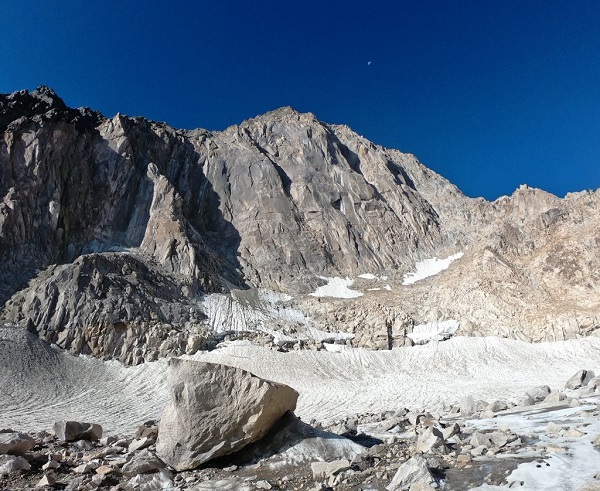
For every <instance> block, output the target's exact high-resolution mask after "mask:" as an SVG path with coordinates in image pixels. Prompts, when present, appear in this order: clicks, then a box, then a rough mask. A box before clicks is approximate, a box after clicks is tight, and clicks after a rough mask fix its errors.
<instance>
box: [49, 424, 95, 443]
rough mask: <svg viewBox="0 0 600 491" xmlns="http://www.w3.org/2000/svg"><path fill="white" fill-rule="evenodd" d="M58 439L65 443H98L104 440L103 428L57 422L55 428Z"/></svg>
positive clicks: (93, 425) (92, 425)
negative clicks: (79, 441) (87, 441)
mask: <svg viewBox="0 0 600 491" xmlns="http://www.w3.org/2000/svg"><path fill="white" fill-rule="evenodd" d="M53 430H54V433H55V434H56V438H58V439H59V440H62V441H65V442H74V441H77V440H90V441H98V440H100V438H102V426H100V425H98V424H93V423H79V422H77V421H56V422H55V423H54V426H53Z"/></svg>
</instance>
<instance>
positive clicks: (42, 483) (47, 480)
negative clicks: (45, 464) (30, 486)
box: [35, 474, 56, 488]
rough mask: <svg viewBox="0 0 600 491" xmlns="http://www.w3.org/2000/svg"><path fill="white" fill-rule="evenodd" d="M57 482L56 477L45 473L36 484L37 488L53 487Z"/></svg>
mask: <svg viewBox="0 0 600 491" xmlns="http://www.w3.org/2000/svg"><path fill="white" fill-rule="evenodd" d="M55 484H56V479H55V478H54V476H52V475H50V474H44V477H42V478H41V479H40V480H39V481H38V483H37V484H36V485H35V487H36V488H44V487H52V486H54V485H55Z"/></svg>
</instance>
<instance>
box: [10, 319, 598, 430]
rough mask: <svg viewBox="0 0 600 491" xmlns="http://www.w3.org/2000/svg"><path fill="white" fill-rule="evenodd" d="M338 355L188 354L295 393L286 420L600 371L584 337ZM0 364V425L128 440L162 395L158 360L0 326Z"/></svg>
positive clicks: (429, 403)
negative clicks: (75, 427)
mask: <svg viewBox="0 0 600 491" xmlns="http://www.w3.org/2000/svg"><path fill="white" fill-rule="evenodd" d="M334 349H338V348H337V347H336V348H334ZM340 349H342V351H341V352H333V353H332V352H328V351H312V350H303V351H292V352H288V353H284V352H278V351H274V350H270V349H267V348H263V347H260V346H255V345H251V344H250V343H247V342H233V343H226V344H225V345H224V346H223V347H222V348H220V349H217V350H214V351H211V352H202V353H197V354H196V355H193V356H191V357H188V358H191V359H196V360H201V361H208V362H214V363H223V364H227V365H231V366H237V367H240V368H243V369H246V370H249V371H251V372H253V373H255V374H256V375H258V376H260V377H263V378H266V379H270V380H274V381H277V382H281V383H285V384H288V385H290V386H291V387H293V388H295V389H296V390H298V392H299V394H300V398H299V400H298V407H297V410H296V414H297V415H298V416H300V417H301V418H302V419H305V420H308V419H312V418H314V419H316V420H317V421H331V420H333V419H338V418H341V417H344V416H350V415H353V414H361V413H366V412H381V411H386V410H395V409H398V408H401V407H409V408H428V409H429V410H432V411H433V410H436V409H439V408H441V407H442V406H443V405H444V404H452V403H456V402H458V400H459V399H460V398H461V397H463V396H465V395H473V397H474V398H475V399H484V400H496V399H506V400H513V401H516V400H519V399H520V398H522V396H523V394H524V392H525V391H526V390H529V389H530V388H532V387H534V386H536V385H542V384H547V385H550V387H551V388H553V389H556V388H562V387H563V386H564V384H565V382H566V380H567V379H568V378H569V377H570V376H571V375H572V374H573V373H574V372H576V371H577V370H579V369H580V368H582V367H585V368H586V369H590V370H595V371H596V372H597V373H598V372H600V338H592V337H590V338H585V339H577V340H572V341H562V342H555V343H540V344H528V343H525V342H521V341H514V340H507V339H500V338H465V337H454V338H452V339H450V340H448V341H445V342H443V343H435V342H434V343H428V344H425V345H422V346H414V347H410V348H408V347H405V348H396V349H393V350H391V351H369V350H365V349H352V348H340ZM0 361H1V362H2V365H3V369H2V370H1V371H0V386H1V387H2V389H3V390H2V391H0V428H6V427H12V428H14V429H17V430H43V429H45V430H48V429H50V428H51V427H52V423H53V422H54V421H55V420H56V419H75V420H83V421H93V422H97V423H99V424H101V425H102V426H103V427H104V428H105V430H106V431H107V432H108V433H115V432H119V433H124V434H131V433H132V431H133V430H134V429H135V428H136V427H137V425H139V424H141V423H142V422H144V421H146V420H148V419H153V418H158V417H159V415H160V412H161V410H162V408H163V407H164V405H165V402H166V400H167V399H168V397H169V396H168V387H167V382H166V377H165V372H166V365H167V364H166V361H164V360H161V361H158V362H153V363H145V364H142V365H139V366H136V367H124V366H122V365H120V364H119V363H116V362H102V361H100V360H92V359H87V358H83V357H74V356H71V355H68V354H66V353H64V352H62V351H57V350H54V349H52V348H49V347H47V346H46V345H44V344H43V343H42V342H41V341H39V340H38V339H37V338H35V337H33V336H32V335H30V334H25V333H24V334H23V335H22V336H21V337H19V336H16V337H14V336H13V338H11V337H10V333H9V332H8V330H6V329H0Z"/></svg>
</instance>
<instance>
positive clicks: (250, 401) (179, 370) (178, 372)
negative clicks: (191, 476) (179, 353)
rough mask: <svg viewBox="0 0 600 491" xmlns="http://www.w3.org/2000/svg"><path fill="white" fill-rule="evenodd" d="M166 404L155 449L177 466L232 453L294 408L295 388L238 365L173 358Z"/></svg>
mask: <svg viewBox="0 0 600 491" xmlns="http://www.w3.org/2000/svg"><path fill="white" fill-rule="evenodd" d="M169 365H170V371H169V380H170V384H171V398H172V400H171V403H170V404H169V405H168V406H167V407H166V408H165V410H164V411H163V413H162V415H161V418H160V424H159V427H158V440H157V443H156V453H157V454H158V456H159V457H160V458H161V459H162V460H163V461H165V462H166V463H168V464H169V465H171V466H172V467H173V468H175V469H176V470H178V471H183V470H188V469H193V468H195V467H198V466H199V465H200V464H202V463H204V462H206V461H208V460H211V459H214V458H216V457H220V456H222V455H227V454H229V453H232V452H235V451H237V450H239V449H241V448H243V447H244V446H245V445H247V444H248V443H250V442H254V441H256V440H258V439H260V438H261V437H262V436H264V435H265V434H266V433H267V432H268V431H269V429H270V428H271V427H272V426H273V424H274V423H276V422H277V421H278V420H279V419H280V418H281V417H282V416H283V415H284V414H285V413H287V412H288V411H293V410H294V409H295V408H296V401H297V399H298V393H297V392H296V391H295V390H294V389H292V388H291V387H288V386H286V385H282V384H278V383H275V382H270V381H268V380H263V379H261V378H259V377H257V376H255V375H253V374H251V373H250V372H247V371H245V370H242V369H240V368H233V367H228V366H225V365H218V364H213V363H201V362H195V361H190V360H179V359H172V360H171V361H170V362H169Z"/></svg>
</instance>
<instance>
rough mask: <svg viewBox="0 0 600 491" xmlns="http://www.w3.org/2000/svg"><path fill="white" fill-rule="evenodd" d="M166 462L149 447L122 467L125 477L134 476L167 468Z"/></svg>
mask: <svg viewBox="0 0 600 491" xmlns="http://www.w3.org/2000/svg"><path fill="white" fill-rule="evenodd" d="M165 467H166V465H165V463H164V462H163V461H162V460H161V459H159V458H158V457H157V456H156V455H155V454H153V453H152V452H150V451H149V450H148V449H144V450H142V451H141V452H140V453H138V454H136V455H135V456H134V457H133V458H132V459H131V460H130V461H129V462H127V463H126V464H125V465H124V466H123V467H122V469H121V472H123V475H124V476H125V477H133V476H136V475H138V474H146V473H148V472H153V471H156V470H159V469H163V468H165Z"/></svg>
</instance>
